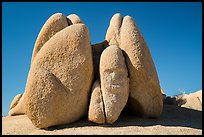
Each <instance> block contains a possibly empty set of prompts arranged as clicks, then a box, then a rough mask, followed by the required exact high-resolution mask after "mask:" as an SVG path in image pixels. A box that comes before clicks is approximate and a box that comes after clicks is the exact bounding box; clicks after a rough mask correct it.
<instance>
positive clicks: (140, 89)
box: [9, 13, 163, 128]
mask: <svg viewBox="0 0 204 137" xmlns="http://www.w3.org/2000/svg"><path fill="white" fill-rule="evenodd" d="M94 81H95V82H94ZM93 82H94V83H93ZM92 84H93V86H92ZM91 87H92V89H91ZM125 106H127V107H128V109H130V110H131V111H132V112H133V113H135V114H136V115H140V116H144V117H158V116H160V114H161V112H162V108H163V99H162V89H161V88H160V85H159V79H158V76H157V72H156V68H155V66H154V63H153V60H152V57H151V54H150V51H149V49H148V47H147V45H146V43H145V41H144V39H143V37H142V35H141V33H140V31H139V29H138V27H137V26H136V24H135V22H134V20H133V19H132V17H130V16H125V17H122V15H121V14H115V15H114V16H113V17H112V19H111V21H110V26H109V27H108V30H107V33H106V38H105V40H104V41H103V42H101V43H98V44H94V45H92V46H91V41H90V35H89V31H88V28H87V27H86V25H85V24H84V23H83V21H82V20H81V19H80V17H79V16H77V15H76V14H71V15H69V16H64V15H63V14H61V13H56V14H54V15H52V16H51V17H50V18H49V19H48V20H47V21H46V22H45V24H44V25H43V27H42V29H41V30H40V32H39V35H38V37H37V39H36V42H35V45H34V49H33V54H32V59H31V66H30V70H29V74H28V77H27V83H26V87H25V92H24V94H23V95H17V96H16V97H15V98H14V100H13V102H12V103H11V110H10V112H9V115H18V114H26V115H27V116H28V118H29V119H30V120H31V121H32V123H33V124H34V125H35V126H36V127H38V128H47V127H50V126H54V125H61V124H68V123H71V122H74V121H76V120H79V119H80V118H82V117H83V116H86V115H87V113H88V119H89V120H90V121H92V122H95V123H99V124H104V123H108V124H112V123H114V122H115V121H116V120H117V119H118V117H119V115H120V113H121V111H122V110H123V109H124V107H125Z"/></svg>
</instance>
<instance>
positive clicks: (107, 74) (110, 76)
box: [89, 45, 129, 124]
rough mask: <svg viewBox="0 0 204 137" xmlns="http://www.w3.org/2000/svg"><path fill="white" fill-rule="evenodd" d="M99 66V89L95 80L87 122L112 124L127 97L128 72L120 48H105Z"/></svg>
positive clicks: (112, 46) (114, 46) (113, 46)
mask: <svg viewBox="0 0 204 137" xmlns="http://www.w3.org/2000/svg"><path fill="white" fill-rule="evenodd" d="M99 66H100V67H99V71H100V80H101V88H100V84H99V80H97V81H96V82H95V84H94V86H93V92H92V94H91V102H90V106H89V120H90V121H92V122H95V123H99V124H102V123H108V124H112V123H114V122H115V121H116V120H117V119H118V117H119V115H120V113H121V111H122V110H123V108H124V107H125V105H126V103H127V100H128V96H129V78H128V71H127V67H126V64H125V59H124V56H123V53H122V51H121V50H120V48H119V47H118V46H116V45H111V46H109V47H107V48H106V49H105V50H104V51H103V52H102V54H101V58H100V65H99ZM102 115H104V116H102ZM104 118H105V120H104Z"/></svg>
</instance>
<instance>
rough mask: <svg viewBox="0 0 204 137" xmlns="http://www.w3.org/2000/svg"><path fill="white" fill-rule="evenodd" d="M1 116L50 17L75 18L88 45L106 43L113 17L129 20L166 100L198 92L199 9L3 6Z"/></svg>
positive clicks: (130, 5) (23, 79)
mask: <svg viewBox="0 0 204 137" xmlns="http://www.w3.org/2000/svg"><path fill="white" fill-rule="evenodd" d="M2 11H3V13H2V16H3V17H2V23H3V24H2V29H3V30H2V115H8V111H9V106H10V103H11V101H12V100H13V98H14V96H15V95H16V94H19V93H24V89H25V85H26V80H27V75H28V71H29V68H30V60H31V55H32V50H33V47H34V43H35V40H36V38H37V35H38V33H39V31H40V29H41V27H42V26H43V24H44V23H45V22H46V20H47V19H48V18H49V17H50V16H51V15H52V14H54V13H57V12H61V13H63V14H64V15H69V14H72V13H75V14H77V15H78V16H80V17H81V19H82V20H83V21H84V23H85V24H86V26H87V27H88V28H89V31H90V37H91V43H92V44H94V43H99V42H102V41H103V40H104V39H105V34H106V31H107V28H108V26H109V22H110V19H111V17H112V16H113V15H114V14H115V13H118V12H120V13H121V14H122V15H124V16H125V15H130V16H132V17H133V18H134V20H135V22H136V24H137V26H138V27H139V29H140V30H141V32H142V35H143V37H144V38H145V40H146V43H147V45H148V47H149V49H150V52H151V55H152V57H153V60H154V64H155V66H156V69H157V73H158V76H159V80H160V85H161V87H162V88H163V89H164V91H165V92H166V94H167V95H176V94H180V93H181V92H185V93H190V92H194V91H197V90H199V89H202V3H201V2H200V3H198V2H196V3H189V2H188V3H183V2H182V3H179V2H176V3H168V2H165V3H164V2H163V3H156V2H153V3H148V2H145V3H141V2H140V3H138V2H133V3H132V2H123V3H116V2H108V3H105V2H97V3H93V2H85V3H81V2H77V3H70V2H67V3H56V2H45V3H44V2H41V3H38V2H34V3H31V2H29V3H25V2H24V3H20V2H18V3H2Z"/></svg>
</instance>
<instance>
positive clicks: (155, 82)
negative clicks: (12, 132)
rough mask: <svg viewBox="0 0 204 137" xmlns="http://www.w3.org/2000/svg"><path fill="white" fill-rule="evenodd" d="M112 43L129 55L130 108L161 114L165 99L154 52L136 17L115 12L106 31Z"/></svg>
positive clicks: (127, 61) (150, 115) (142, 113)
mask: <svg viewBox="0 0 204 137" xmlns="http://www.w3.org/2000/svg"><path fill="white" fill-rule="evenodd" d="M106 40H107V41H108V43H109V45H112V44H115V45H118V46H119V47H120V48H121V49H122V50H123V51H124V54H125V59H126V64H127V68H128V72H129V77H130V88H129V90H130V97H129V99H128V104H127V105H128V108H129V109H130V110H131V111H132V112H133V113H135V114H136V115H139V116H144V117H158V116H160V115H161V113H162V109H163V99H162V94H161V90H160V84H159V79H158V75H157V72H156V68H155V66H154V62H153V60H152V57H151V54H150V51H149V49H148V47H147V45H146V43H145V41H144V39H143V37H142V35H141V33H140V31H139V29H138V27H137V26H136V24H135V22H134V20H133V18H132V17H130V16H125V17H122V15H121V14H119V13H117V14H115V15H114V16H113V17H112V19H111V21H110V26H109V28H108V30H107V33H106Z"/></svg>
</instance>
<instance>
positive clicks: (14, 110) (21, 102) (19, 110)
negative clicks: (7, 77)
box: [9, 94, 25, 116]
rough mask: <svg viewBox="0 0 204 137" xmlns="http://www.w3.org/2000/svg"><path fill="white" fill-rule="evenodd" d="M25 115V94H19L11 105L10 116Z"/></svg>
mask: <svg viewBox="0 0 204 137" xmlns="http://www.w3.org/2000/svg"><path fill="white" fill-rule="evenodd" d="M24 114H25V99H24V95H23V94H17V95H16V96H15V97H14V99H13V101H12V102H11V105H10V111H9V116H14V115H24Z"/></svg>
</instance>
